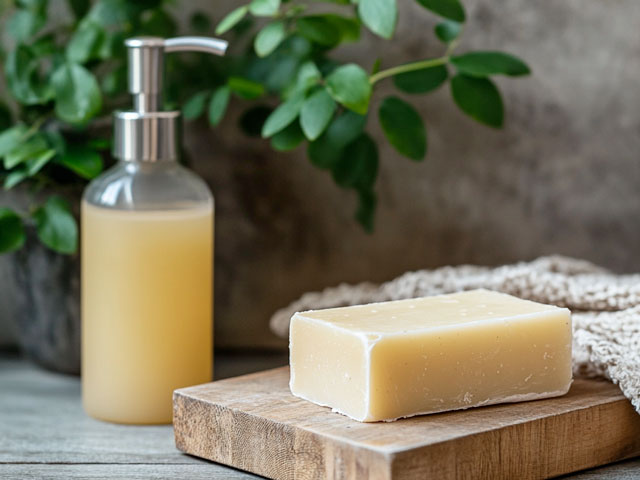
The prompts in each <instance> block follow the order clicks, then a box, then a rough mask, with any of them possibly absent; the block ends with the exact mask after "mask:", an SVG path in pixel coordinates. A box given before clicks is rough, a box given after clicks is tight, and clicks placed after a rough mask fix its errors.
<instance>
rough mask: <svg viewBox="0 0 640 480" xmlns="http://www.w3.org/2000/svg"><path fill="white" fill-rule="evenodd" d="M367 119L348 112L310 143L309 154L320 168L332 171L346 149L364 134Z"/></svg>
mask: <svg viewBox="0 0 640 480" xmlns="http://www.w3.org/2000/svg"><path fill="white" fill-rule="evenodd" d="M366 120H367V119H366V117H365V116H363V115H358V114H357V113H354V112H351V111H347V112H345V113H343V114H342V115H339V116H337V117H335V118H334V120H333V121H332V122H331V124H330V125H329V127H328V128H327V129H326V131H325V132H324V133H323V134H322V135H321V136H320V137H319V138H318V139H317V140H316V141H314V142H311V143H309V148H308V150H307V153H308V155H309V159H310V160H311V163H312V164H313V165H315V166H316V167H318V168H322V169H330V168H332V167H333V165H335V164H336V162H338V160H339V159H340V158H341V156H342V152H343V150H344V148H345V147H346V146H347V145H348V144H349V143H351V142H352V141H354V140H355V139H356V138H357V137H358V135H360V133H361V132H362V129H363V128H364V125H365V123H366Z"/></svg>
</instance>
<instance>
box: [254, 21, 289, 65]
mask: <svg viewBox="0 0 640 480" xmlns="http://www.w3.org/2000/svg"><path fill="white" fill-rule="evenodd" d="M286 37H287V32H286V30H285V28H284V22H283V21H282V20H276V21H274V22H271V23H268V24H267V25H266V26H265V27H264V28H263V29H262V30H260V31H259V32H258V35H256V38H255V41H254V43H253V48H254V49H255V51H256V54H257V55H258V56H259V57H266V56H267V55H269V54H270V53H271V52H273V51H274V50H275V49H276V48H278V45H280V44H281V43H282V41H283V40H284V39H285V38H286Z"/></svg>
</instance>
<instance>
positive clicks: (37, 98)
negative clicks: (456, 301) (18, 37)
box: [5, 45, 53, 105]
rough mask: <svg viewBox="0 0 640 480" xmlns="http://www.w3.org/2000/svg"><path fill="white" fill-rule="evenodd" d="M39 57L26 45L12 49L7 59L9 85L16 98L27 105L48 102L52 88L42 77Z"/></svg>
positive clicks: (6, 72) (6, 71)
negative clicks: (39, 69)
mask: <svg viewBox="0 0 640 480" xmlns="http://www.w3.org/2000/svg"><path fill="white" fill-rule="evenodd" d="M39 61H40V58H38V57H37V56H36V55H35V54H34V53H33V51H32V50H31V49H30V48H29V47H26V46H24V45H19V46H18V47H16V48H14V49H12V50H11V51H10V52H9V54H8V55H7V59H6V61H5V76H6V78H7V85H8V87H9V90H10V91H11V94H12V95H13V96H14V98H15V99H16V100H17V101H18V102H20V103H23V104H25V105H37V104H41V103H46V102H47V101H49V100H50V99H51V97H52V94H53V92H52V90H51V88H49V87H48V85H47V84H46V83H45V82H44V81H43V79H42V78H41V77H40V74H39V71H38V68H39Z"/></svg>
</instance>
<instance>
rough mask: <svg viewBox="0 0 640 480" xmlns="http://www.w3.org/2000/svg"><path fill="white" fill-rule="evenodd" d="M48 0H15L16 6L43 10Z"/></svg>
mask: <svg viewBox="0 0 640 480" xmlns="http://www.w3.org/2000/svg"><path fill="white" fill-rule="evenodd" d="M47 2H48V0H16V2H15V3H16V4H17V6H18V7H21V8H27V9H29V10H43V9H44V8H46V6H47Z"/></svg>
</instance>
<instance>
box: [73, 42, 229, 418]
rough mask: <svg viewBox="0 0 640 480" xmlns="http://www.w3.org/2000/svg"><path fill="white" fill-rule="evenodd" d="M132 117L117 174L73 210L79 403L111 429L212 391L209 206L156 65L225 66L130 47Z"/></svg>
mask: <svg viewBox="0 0 640 480" xmlns="http://www.w3.org/2000/svg"><path fill="white" fill-rule="evenodd" d="M125 44H126V46H127V49H128V57H129V92H131V94H132V95H133V104H134V106H133V110H130V111H118V112H115V114H114V124H115V128H114V137H115V138H114V144H113V155H114V156H115V157H116V158H117V159H118V162H116V164H115V165H113V166H112V167H111V168H109V169H108V170H106V171H104V172H102V174H101V175H99V176H98V177H96V178H94V179H93V180H92V181H91V183H90V184H89V185H88V186H87V188H86V189H85V192H84V195H83V200H82V221H81V230H82V249H81V253H82V259H81V265H82V275H81V276H82V289H81V293H82V301H81V304H82V396H83V404H84V408H85V410H86V411H87V413H88V414H89V415H91V416H93V417H95V418H99V419H102V420H107V421H111V422H117V423H133V424H153V423H171V418H172V403H171V396H172V392H173V391H174V390H175V389H176V388H181V387H185V386H188V385H196V384H200V383H206V382H209V381H211V378H212V368H213V365H212V363H213V362H212V360H213V246H214V245H213V244H214V241H213V240H214V238H213V226H214V221H213V220H214V199H213V195H212V194H211V191H210V190H209V187H208V186H207V183H206V182H205V181H204V180H202V179H201V178H200V177H198V176H197V175H196V174H195V173H194V172H192V171H191V170H189V169H188V168H186V167H185V166H184V165H182V164H181V163H180V162H176V161H174V160H177V159H178V158H179V157H180V137H179V134H180V130H181V129H180V112H179V111H165V110H163V108H162V107H163V96H162V82H163V74H164V65H163V64H164V54H165V53H168V52H180V51H197V52H207V53H213V54H215V55H223V54H224V53H225V50H226V48H227V43H226V42H225V41H223V40H217V39H213V38H203V37H178V38H171V39H166V40H165V39H162V38H155V37H140V38H130V39H128V40H127V41H126V42H125Z"/></svg>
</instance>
